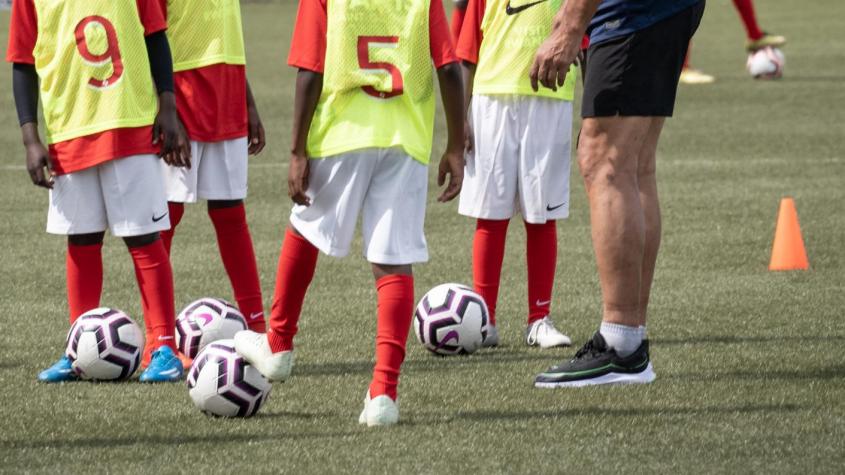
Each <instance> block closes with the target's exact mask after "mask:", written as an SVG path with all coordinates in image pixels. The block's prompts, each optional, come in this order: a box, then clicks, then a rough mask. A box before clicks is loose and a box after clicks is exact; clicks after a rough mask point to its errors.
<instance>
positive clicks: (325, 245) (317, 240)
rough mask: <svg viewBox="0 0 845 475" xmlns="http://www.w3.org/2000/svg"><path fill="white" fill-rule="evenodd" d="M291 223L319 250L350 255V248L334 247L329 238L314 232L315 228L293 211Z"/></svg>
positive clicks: (331, 254)
mask: <svg viewBox="0 0 845 475" xmlns="http://www.w3.org/2000/svg"><path fill="white" fill-rule="evenodd" d="M290 225H291V227H293V229H295V230H296V232H298V233H299V234H300V235H301V236H302V237H304V238H305V240H306V241H308V242H310V243H311V245H312V246H314V247H316V248H317V250H318V251H320V252H322V253H323V254H325V255H327V256H331V257H338V258H339V257H346V256H348V255H349V248H348V247H347V248H342V247H334V246H332V245H331V243H329V242H328V239H326V238H324V237H323V236H321V235H319V234H317V233H315V232H314V230H313V228H312V227H311V226H309V225H308V223H307V222H305V221H303V220H301V219H299V218H298V217H297V216H296V213H294V212H292V213H291V215H290Z"/></svg>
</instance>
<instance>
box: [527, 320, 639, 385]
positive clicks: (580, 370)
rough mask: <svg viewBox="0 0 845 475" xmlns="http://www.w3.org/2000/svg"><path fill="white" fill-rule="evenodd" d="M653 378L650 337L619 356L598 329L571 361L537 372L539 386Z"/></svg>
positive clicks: (631, 381)
mask: <svg viewBox="0 0 845 475" xmlns="http://www.w3.org/2000/svg"><path fill="white" fill-rule="evenodd" d="M652 381H654V369H653V368H652V367H651V361H650V360H649V358H648V340H643V343H642V344H641V345H640V347H639V348H637V351H635V352H634V353H632V354H631V355H629V356H627V357H625V358H620V357H619V356H617V354H616V351H615V350H613V349H612V348H608V346H607V343H606V342H605V341H604V337H603V336H601V333H598V332H596V334H595V335H593V338H592V339H591V340H590V341H588V342H587V343H586V344H585V345H584V346H583V347H582V348H581V349H580V350H578V352H577V353H575V357H574V358H572V359H571V360H569V361H566V362H563V363H561V364H559V365H557V366H552V367H551V368H549V369H548V370H547V371H546V372H545V373H541V374H539V375H537V378H535V379H534V386H535V387H538V388H579V387H582V386H592V385H597V384H643V383H650V382H652Z"/></svg>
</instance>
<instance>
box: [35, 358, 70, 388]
mask: <svg viewBox="0 0 845 475" xmlns="http://www.w3.org/2000/svg"><path fill="white" fill-rule="evenodd" d="M78 379H79V376H77V375H76V373H74V372H73V368H72V367H71V362H70V358H68V357H67V356H66V355H62V357H61V358H59V361H56V362H55V363H54V364H53V366H50V367H49V368H47V369H45V370H44V371H42V372H40V373H38V380H39V381H41V382H42V383H64V382H66V381H76V380H78Z"/></svg>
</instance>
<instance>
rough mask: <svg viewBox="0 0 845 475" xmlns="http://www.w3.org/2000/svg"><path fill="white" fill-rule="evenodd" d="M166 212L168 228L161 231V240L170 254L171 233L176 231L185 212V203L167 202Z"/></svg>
mask: <svg viewBox="0 0 845 475" xmlns="http://www.w3.org/2000/svg"><path fill="white" fill-rule="evenodd" d="M167 214H168V216H169V217H170V229H167V230H165V231H162V232H161V242H162V243H164V250H166V251H167V254H168V255H169V254H170V245H171V244H172V243H173V235H174V234H175V233H176V226H179V223H180V222H182V216H183V215H184V214H185V204H184V203H177V202H174V201H168V202H167Z"/></svg>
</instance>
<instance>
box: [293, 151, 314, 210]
mask: <svg viewBox="0 0 845 475" xmlns="http://www.w3.org/2000/svg"><path fill="white" fill-rule="evenodd" d="M309 172H310V165H309V163H308V157H307V156H305V155H304V154H296V153H292V154H291V155H290V165H289V167H288V196H290V199H292V200H293V202H294V203H296V204H298V205H301V206H311V199H309V198H308V196H306V195H305V191H306V190H307V189H308V174H309Z"/></svg>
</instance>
